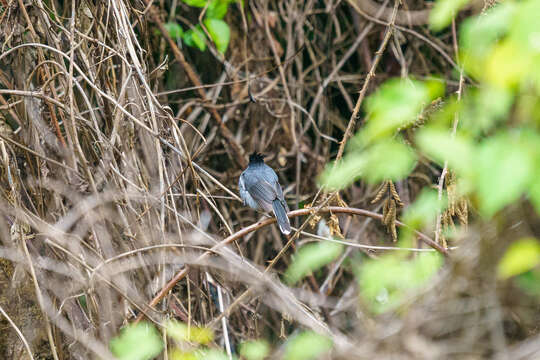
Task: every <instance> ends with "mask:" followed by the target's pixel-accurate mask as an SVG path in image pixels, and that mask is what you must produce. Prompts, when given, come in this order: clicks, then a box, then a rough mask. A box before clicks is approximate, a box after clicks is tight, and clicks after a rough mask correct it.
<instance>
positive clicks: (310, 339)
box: [283, 331, 332, 360]
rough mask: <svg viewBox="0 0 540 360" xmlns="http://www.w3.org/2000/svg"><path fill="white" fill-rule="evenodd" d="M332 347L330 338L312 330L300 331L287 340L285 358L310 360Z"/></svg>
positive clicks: (286, 359) (288, 359) (287, 359)
mask: <svg viewBox="0 0 540 360" xmlns="http://www.w3.org/2000/svg"><path fill="white" fill-rule="evenodd" d="M330 349H332V340H330V339H329V338H327V337H325V336H322V335H319V334H317V333H315V332H313V331H305V332H302V333H300V334H298V335H296V336H294V337H292V338H291V339H289V341H287V344H286V348H285V356H284V357H283V358H284V359H285V360H310V359H316V358H318V357H319V356H320V355H322V354H324V353H326V352H328V351H330Z"/></svg>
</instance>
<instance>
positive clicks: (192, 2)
mask: <svg viewBox="0 0 540 360" xmlns="http://www.w3.org/2000/svg"><path fill="white" fill-rule="evenodd" d="M182 1H183V2H184V3H186V4H188V5H189V6H194V7H198V8H203V7H205V6H206V3H207V2H208V0H182Z"/></svg>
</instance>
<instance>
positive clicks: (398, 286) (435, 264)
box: [358, 252, 443, 313]
mask: <svg viewBox="0 0 540 360" xmlns="http://www.w3.org/2000/svg"><path fill="white" fill-rule="evenodd" d="M442 264H443V259H442V255H440V254H439V253H436V252H432V253H421V254H419V255H418V256H417V257H416V258H414V259H412V260H407V259H403V258H402V257H401V256H399V255H393V254H392V255H385V256H383V257H381V258H379V259H377V260H369V261H367V262H366V263H365V264H364V265H362V266H361V268H360V272H359V275H358V282H359V285H360V294H361V296H362V298H364V300H366V302H367V304H368V305H369V307H370V309H371V310H372V311H373V312H375V313H383V312H386V311H389V310H393V309H394V308H395V307H396V306H397V305H399V303H400V302H401V301H402V300H403V298H404V296H405V295H407V294H409V293H410V292H411V291H412V290H414V289H417V288H419V287H420V286H422V285H424V284H425V283H426V282H427V281H428V280H430V279H431V277H432V276H433V275H434V274H435V273H436V272H437V271H438V270H439V269H440V267H441V266H442Z"/></svg>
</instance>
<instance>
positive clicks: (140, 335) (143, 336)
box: [110, 322, 163, 360]
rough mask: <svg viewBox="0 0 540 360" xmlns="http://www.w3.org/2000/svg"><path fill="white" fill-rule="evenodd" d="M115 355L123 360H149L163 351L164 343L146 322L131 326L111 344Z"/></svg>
mask: <svg viewBox="0 0 540 360" xmlns="http://www.w3.org/2000/svg"><path fill="white" fill-rule="evenodd" d="M110 346H111V350H112V352H113V353H114V355H115V356H116V357H117V358H119V359H122V360H147V359H152V358H154V357H156V356H157V355H158V354H159V353H161V351H162V350H163V342H162V341H161V337H160V335H159V332H158V331H157V330H156V328H155V327H154V326H153V325H152V324H150V323H146V322H141V323H139V324H136V325H130V326H128V327H126V328H124V329H122V331H121V332H120V334H119V335H118V336H117V337H115V338H113V339H112V340H111V342H110Z"/></svg>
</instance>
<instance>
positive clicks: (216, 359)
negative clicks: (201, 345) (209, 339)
mask: <svg viewBox="0 0 540 360" xmlns="http://www.w3.org/2000/svg"><path fill="white" fill-rule="evenodd" d="M194 353H195V357H196V358H197V360H230V359H229V356H227V354H226V353H225V352H223V351H221V350H218V349H201V350H197V351H195V352H194ZM233 359H234V358H233Z"/></svg>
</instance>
